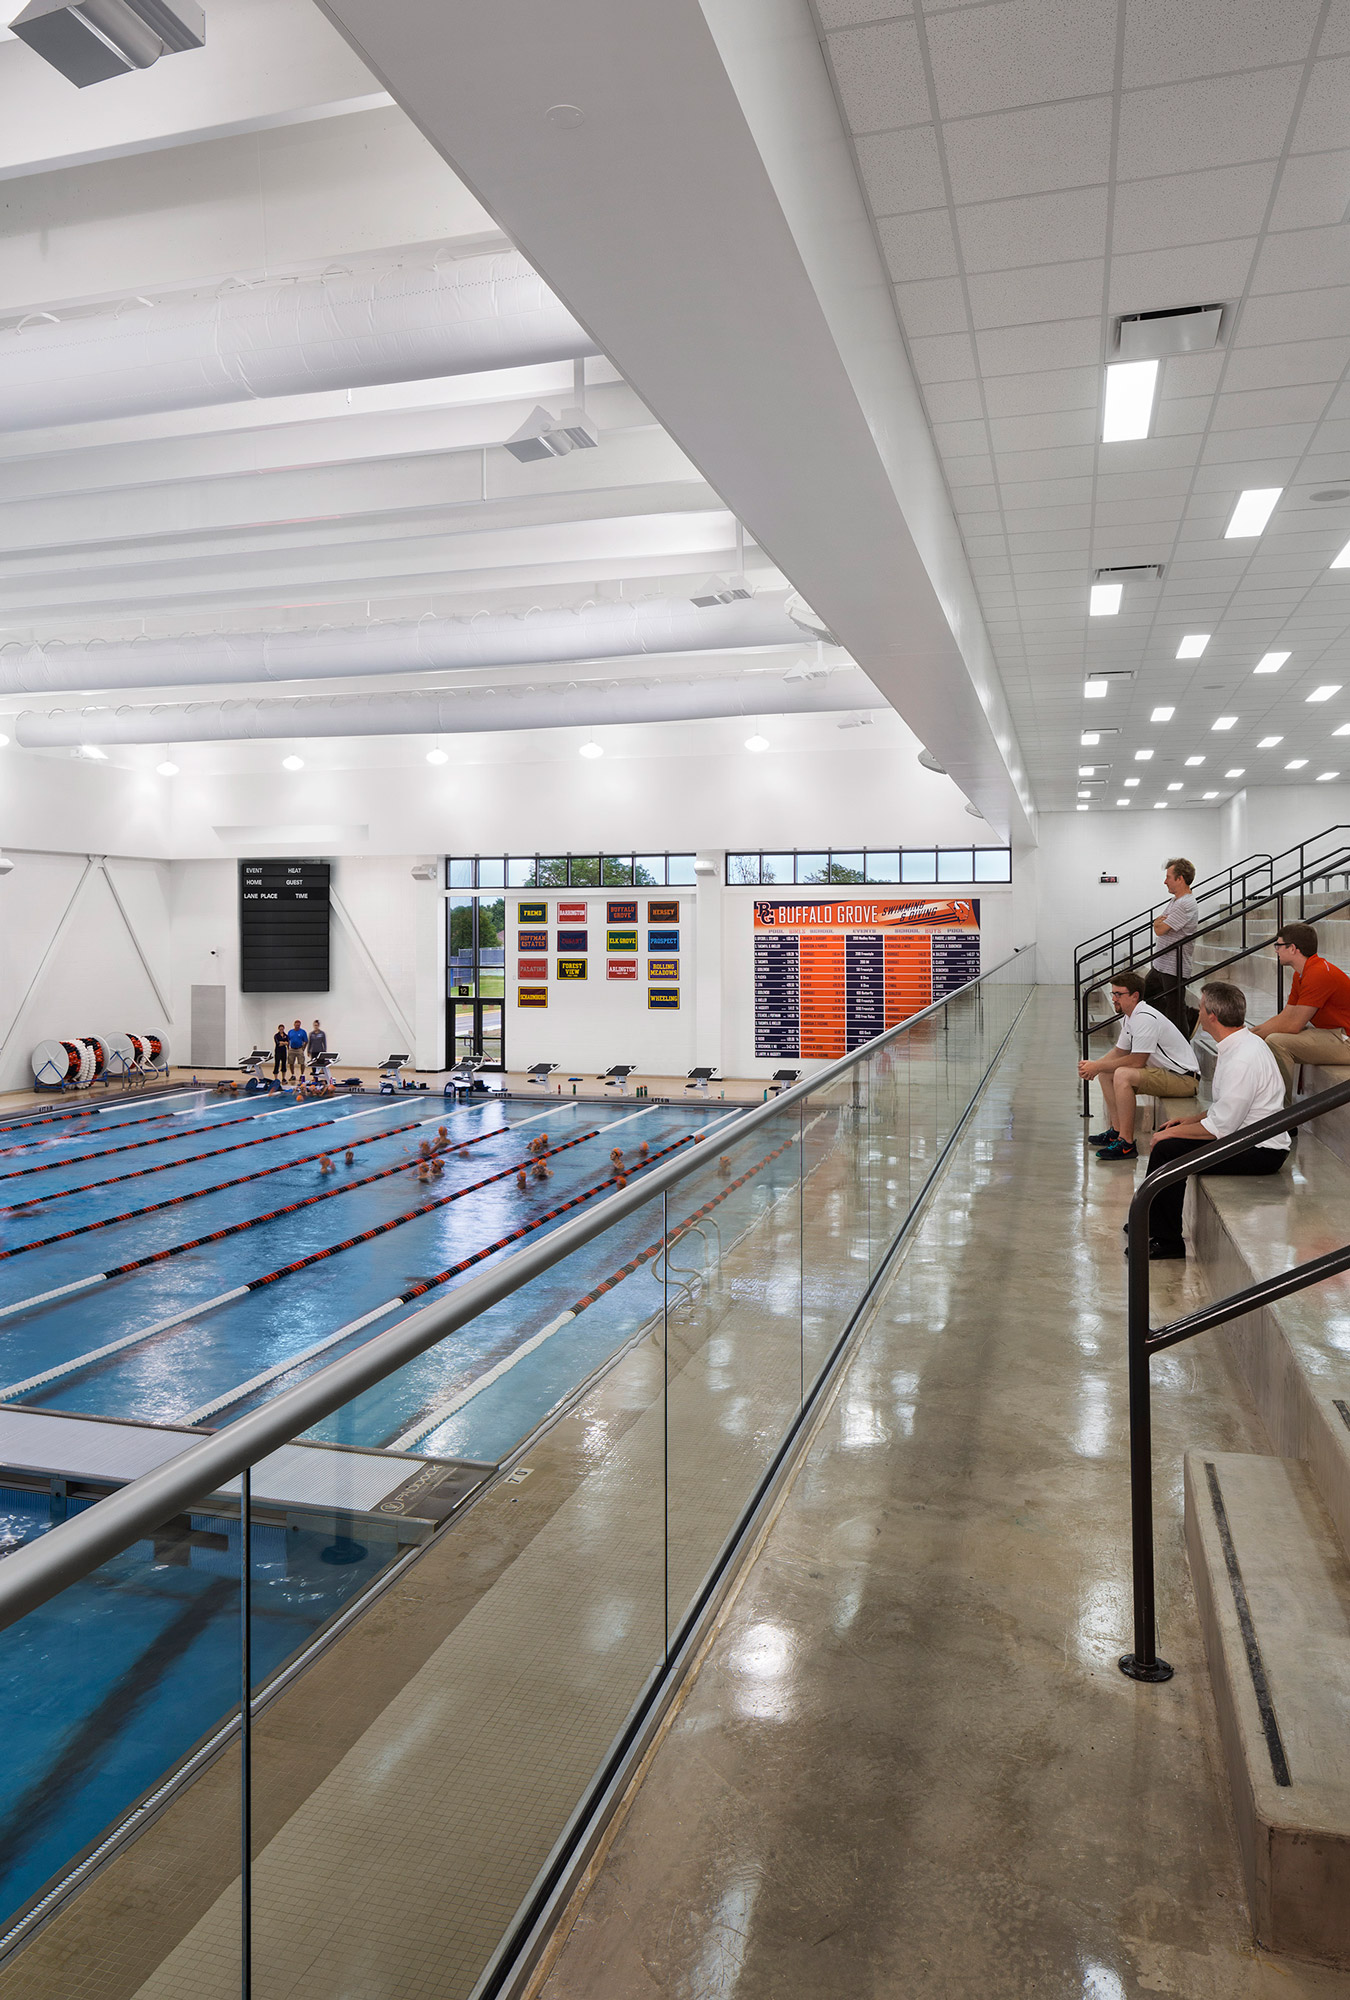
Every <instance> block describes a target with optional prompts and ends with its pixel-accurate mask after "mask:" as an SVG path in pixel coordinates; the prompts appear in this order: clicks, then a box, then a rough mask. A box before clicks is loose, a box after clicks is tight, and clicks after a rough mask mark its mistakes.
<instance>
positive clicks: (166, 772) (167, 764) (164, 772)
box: [155, 757, 178, 778]
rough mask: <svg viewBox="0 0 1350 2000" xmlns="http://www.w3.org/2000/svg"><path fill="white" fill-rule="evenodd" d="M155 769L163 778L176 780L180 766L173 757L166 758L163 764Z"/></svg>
mask: <svg viewBox="0 0 1350 2000" xmlns="http://www.w3.org/2000/svg"><path fill="white" fill-rule="evenodd" d="M155 769H156V770H157V771H158V773H159V775H160V777H161V778H176V777H177V776H178V766H177V765H176V764H175V763H174V761H173V759H172V758H171V757H166V758H165V759H164V762H163V763H162V764H156V766H155Z"/></svg>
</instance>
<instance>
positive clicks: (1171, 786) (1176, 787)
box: [1167, 782, 1184, 792]
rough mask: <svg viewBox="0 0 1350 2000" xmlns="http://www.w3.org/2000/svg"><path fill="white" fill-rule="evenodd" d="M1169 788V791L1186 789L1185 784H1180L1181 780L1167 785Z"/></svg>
mask: <svg viewBox="0 0 1350 2000" xmlns="http://www.w3.org/2000/svg"><path fill="white" fill-rule="evenodd" d="M1167 789H1168V791H1169V792H1179V791H1182V790H1183V789H1184V787H1183V786H1182V785H1181V784H1180V782H1178V783H1177V784H1175V785H1169V786H1168V787H1167Z"/></svg>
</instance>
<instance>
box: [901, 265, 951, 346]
mask: <svg viewBox="0 0 1350 2000" xmlns="http://www.w3.org/2000/svg"><path fill="white" fill-rule="evenodd" d="M895 302H896V305H897V306H898V307H899V310H900V320H901V324H902V325H903V327H904V329H905V332H906V334H907V335H909V336H910V337H911V338H912V339H917V338H922V336H923V335H924V334H929V333H964V332H965V330H966V324H967V321H966V300H965V294H964V292H963V291H962V289H961V285H960V282H959V281H958V280H957V279H956V278H924V279H919V280H917V281H916V282H914V283H912V284H907V285H897V286H896V287H895Z"/></svg>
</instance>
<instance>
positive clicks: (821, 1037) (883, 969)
mask: <svg viewBox="0 0 1350 2000" xmlns="http://www.w3.org/2000/svg"><path fill="white" fill-rule="evenodd" d="M754 936H755V1054H756V1055H757V1056H761V1057H777V1056H808V1057H809V1056H815V1057H826V1058H829V1057H834V1056H842V1055H845V1054H847V1052H848V1051H849V1050H850V1049H855V1048H859V1047H861V1045H862V1044H863V1043H864V1042H867V1041H870V1040H871V1039H872V1037H873V1036H874V1035H879V1034H881V1033H882V1031H883V1029H886V1028H891V1027H894V1026H895V1025H896V1024H897V1022H900V1021H904V1020H908V1018H909V1016H910V1015H911V1014H917V1013H918V1012H920V1010H921V1009H922V1008H924V1007H927V1006H928V1005H929V1004H930V1003H931V1002H932V1001H933V1000H940V999H942V998H943V997H944V995H946V994H948V993H952V992H955V991H956V989H957V987H959V986H964V985H965V984H966V982H967V981H968V980H970V979H974V978H976V977H977V976H978V974H979V969H980V906H979V902H978V901H977V900H975V899H973V898H969V897H935V896H928V897H920V896H874V897H868V896H857V897H850V898H849V899H847V900H845V899H843V898H841V897H837V898H831V899H829V900H823V899H822V900H821V901H818V902H809V903H807V902H789V901H787V900H786V899H784V900H781V901H779V900H774V901H760V902H756V904H755V909H754Z"/></svg>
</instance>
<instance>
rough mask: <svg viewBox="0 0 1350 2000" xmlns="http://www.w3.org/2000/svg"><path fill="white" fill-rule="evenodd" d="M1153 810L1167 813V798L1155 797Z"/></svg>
mask: <svg viewBox="0 0 1350 2000" xmlns="http://www.w3.org/2000/svg"><path fill="white" fill-rule="evenodd" d="M1153 810H1154V812H1155V813H1165V812H1166V811H1167V801H1166V799H1155V800H1154V801H1153Z"/></svg>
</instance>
